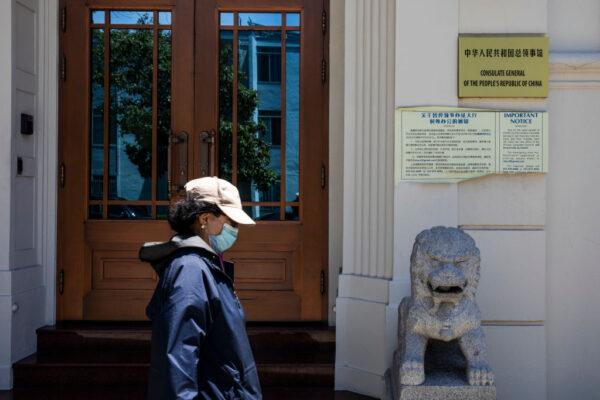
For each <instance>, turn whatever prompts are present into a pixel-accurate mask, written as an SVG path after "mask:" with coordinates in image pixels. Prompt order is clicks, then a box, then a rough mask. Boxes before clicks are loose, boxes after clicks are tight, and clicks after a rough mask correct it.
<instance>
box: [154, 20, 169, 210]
mask: <svg viewBox="0 0 600 400" xmlns="http://www.w3.org/2000/svg"><path fill="white" fill-rule="evenodd" d="M161 14H162V13H161ZM157 81H158V82H157V85H158V91H157V96H158V110H157V111H158V126H157V133H158V138H157V146H158V151H157V154H156V155H157V159H158V162H157V165H156V167H157V169H158V170H157V172H156V176H157V183H156V198H157V200H168V199H169V188H168V172H169V171H168V170H169V167H168V162H169V156H168V151H169V131H170V129H171V30H168V29H165V30H162V31H160V32H159V34H158V77H157Z"/></svg>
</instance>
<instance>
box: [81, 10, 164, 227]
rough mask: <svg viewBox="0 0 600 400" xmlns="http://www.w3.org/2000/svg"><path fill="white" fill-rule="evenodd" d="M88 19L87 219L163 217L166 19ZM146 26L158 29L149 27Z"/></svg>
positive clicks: (120, 15) (131, 15)
mask: <svg viewBox="0 0 600 400" xmlns="http://www.w3.org/2000/svg"><path fill="white" fill-rule="evenodd" d="M106 15H110V19H107V18H104V16H106ZM90 18H91V20H92V22H94V23H95V24H96V25H93V28H92V29H91V30H90V44H91V45H90V100H89V101H90V133H89V135H90V140H89V143H90V148H89V154H90V165H89V183H88V186H89V199H90V200H92V201H94V203H93V204H92V205H90V207H89V214H88V215H89V218H96V219H97V218H108V219H150V218H157V217H163V216H164V210H163V209H159V207H164V205H165V202H166V201H168V198H169V194H168V187H167V186H168V177H167V175H168V165H167V164H168V142H169V140H168V139H169V134H170V129H171V84H172V82H171V81H172V79H171V74H172V69H171V65H172V57H171V55H172V49H171V47H172V43H171V40H172V30H171V29H170V28H171V27H170V25H168V24H170V23H171V19H170V18H171V13H170V12H168V11H163V10H161V11H160V12H159V11H158V10H155V11H111V10H102V11H100V10H94V11H91V16H90ZM153 21H159V22H160V23H161V24H162V25H158V29H156V26H155V25H153ZM125 24H127V25H131V24H134V25H139V28H138V27H137V26H136V27H132V28H129V27H123V25H125ZM98 25H100V27H99V26H98ZM115 25H116V26H115ZM142 25H143V26H142ZM99 28H103V29H99ZM106 36H108V37H106ZM105 83H108V85H106V84H105ZM105 97H106V98H105ZM105 121H106V123H105ZM105 143H108V146H105V145H104V144H105ZM105 160H108V165H104V162H105ZM159 201H161V202H162V203H161V204H160V205H159V204H157V202H159ZM98 203H101V204H98Z"/></svg>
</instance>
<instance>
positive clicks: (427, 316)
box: [386, 226, 496, 400]
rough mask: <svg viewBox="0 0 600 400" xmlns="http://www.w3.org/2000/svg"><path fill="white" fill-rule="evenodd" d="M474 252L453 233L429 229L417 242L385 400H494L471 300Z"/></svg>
mask: <svg viewBox="0 0 600 400" xmlns="http://www.w3.org/2000/svg"><path fill="white" fill-rule="evenodd" d="M479 271H480V255H479V249H478V248H477V246H476V245H475V241H474V240H473V238H471V236H469V235H468V234H467V233H465V232H464V231H462V230H461V229H457V228H447V227H441V226H438V227H434V228H431V229H428V230H425V231H423V232H421V233H420V234H419V235H417V237H416V239H415V244H414V246H413V250H412V254H411V259H410V274H411V296H410V297H405V298H404V299H403V300H402V302H401V304H400V307H399V321H398V350H397V351H396V352H395V354H394V365H393V367H392V370H391V371H388V373H387V377H386V379H387V381H388V397H389V398H391V399H394V400H397V399H402V400H411V399H423V398H427V399H432V400H433V399H445V400H447V399H463V400H464V399H473V400H475V399H485V400H488V399H490V400H492V399H496V388H495V386H494V374H493V372H492V369H491V367H490V364H489V362H488V356H487V347H486V343H485V335H484V333H483V329H482V328H481V317H480V312H479V308H478V307H477V303H476V302H475V294H476V291H477V285H478V283H479Z"/></svg>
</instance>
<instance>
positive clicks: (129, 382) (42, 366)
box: [13, 354, 334, 390]
mask: <svg viewBox="0 0 600 400" xmlns="http://www.w3.org/2000/svg"><path fill="white" fill-rule="evenodd" d="M257 368H258V373H259V378H260V382H261V385H262V386H263V387H311V386H312V387H331V388H333V384H334V364H316V363H311V364H300V363H293V364H261V363H259V364H257ZM148 369H149V364H148V363H49V362H44V363H41V362H38V360H37V356H36V355H35V354H34V355H31V356H29V357H27V358H25V359H23V360H21V361H19V362H17V363H15V364H14V365H13V379H14V380H13V382H14V387H15V388H17V389H19V388H21V389H23V388H31V387H46V388H60V387H63V388H65V387H72V386H78V385H82V386H88V385H91V386H126V387H137V388H138V389H139V390H143V388H144V387H145V386H146V382H147V379H148Z"/></svg>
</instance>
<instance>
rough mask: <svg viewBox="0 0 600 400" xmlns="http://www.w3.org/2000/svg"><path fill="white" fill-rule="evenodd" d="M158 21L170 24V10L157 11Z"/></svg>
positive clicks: (162, 23) (161, 23)
mask: <svg viewBox="0 0 600 400" xmlns="http://www.w3.org/2000/svg"><path fill="white" fill-rule="evenodd" d="M158 23H159V24H160V25H171V12H170V11H164V12H159V13H158Z"/></svg>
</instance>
